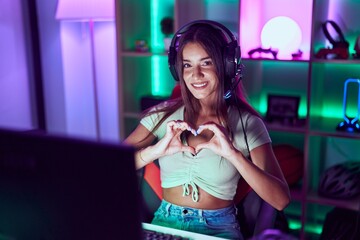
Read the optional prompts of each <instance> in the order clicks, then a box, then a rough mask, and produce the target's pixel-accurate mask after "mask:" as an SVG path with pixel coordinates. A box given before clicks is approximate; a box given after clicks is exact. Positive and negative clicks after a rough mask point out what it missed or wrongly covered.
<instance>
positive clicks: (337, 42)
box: [322, 20, 349, 48]
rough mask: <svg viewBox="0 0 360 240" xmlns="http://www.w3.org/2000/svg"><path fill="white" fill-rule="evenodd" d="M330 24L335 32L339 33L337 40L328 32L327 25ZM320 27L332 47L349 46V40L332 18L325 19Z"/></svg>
mask: <svg viewBox="0 0 360 240" xmlns="http://www.w3.org/2000/svg"><path fill="white" fill-rule="evenodd" d="M328 24H330V25H331V26H332V27H333V28H334V29H335V31H336V33H337V34H338V35H339V38H340V39H338V40H335V39H334V38H333V37H332V36H331V35H330V33H329V31H328V29H327V25H328ZM322 29H323V32H324V34H325V36H326V38H327V39H328V40H329V41H330V43H331V44H332V45H333V48H348V47H349V42H348V41H346V39H345V37H344V34H343V33H342V31H341V29H340V27H339V25H337V24H336V22H334V21H332V20H327V21H325V22H324V23H323V24H322Z"/></svg>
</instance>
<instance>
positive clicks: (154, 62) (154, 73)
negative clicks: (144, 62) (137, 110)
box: [151, 56, 161, 96]
mask: <svg viewBox="0 0 360 240" xmlns="http://www.w3.org/2000/svg"><path fill="white" fill-rule="evenodd" d="M151 66H152V69H151V83H152V84H151V93H152V95H154V96H158V95H161V84H160V82H161V81H160V56H152V57H151Z"/></svg>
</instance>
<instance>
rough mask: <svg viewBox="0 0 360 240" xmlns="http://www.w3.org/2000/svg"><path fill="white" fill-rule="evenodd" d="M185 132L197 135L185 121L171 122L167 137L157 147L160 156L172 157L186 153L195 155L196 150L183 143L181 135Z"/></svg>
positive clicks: (167, 129)
mask: <svg viewBox="0 0 360 240" xmlns="http://www.w3.org/2000/svg"><path fill="white" fill-rule="evenodd" d="M184 131H190V132H191V133H192V134H196V131H195V130H194V129H192V128H191V127H190V126H189V124H188V123H186V122H184V121H180V120H177V121H169V122H168V123H167V125H166V134H165V136H164V137H163V138H162V139H160V141H159V142H157V143H156V145H155V146H156V148H157V150H158V153H159V155H160V156H165V155H172V154H175V153H178V152H185V151H187V152H190V153H192V154H195V149H194V148H193V147H190V146H186V145H184V144H183V143H182V141H181V138H180V135H181V133H183V132H184Z"/></svg>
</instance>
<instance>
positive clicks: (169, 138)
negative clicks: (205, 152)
mask: <svg viewBox="0 0 360 240" xmlns="http://www.w3.org/2000/svg"><path fill="white" fill-rule="evenodd" d="M204 130H209V131H212V132H213V133H214V134H213V136H212V137H211V139H210V140H209V141H207V142H203V143H199V144H198V145H197V146H196V148H194V147H191V146H187V145H184V144H183V143H182V141H181V138H180V135H181V133H183V132H184V131H189V132H191V133H192V134H193V135H194V136H197V135H199V134H201V133H202V132H203V131H204ZM157 147H158V149H159V152H160V154H161V155H172V154H175V153H178V152H190V153H191V154H193V155H196V154H197V153H198V152H199V151H200V150H201V149H211V150H212V151H213V152H214V153H215V154H217V155H220V156H222V157H225V158H226V156H228V155H229V154H230V153H231V152H232V151H234V146H233V145H232V143H231V141H230V139H229V136H228V134H227V133H226V130H225V128H224V127H223V126H220V125H218V124H216V123H212V122H211V123H205V124H203V125H201V126H200V127H199V128H198V129H197V130H195V129H193V128H192V127H191V126H190V125H189V124H188V123H187V122H184V121H169V122H168V123H167V126H166V134H165V136H164V137H163V138H162V139H161V140H160V141H159V142H158V143H157Z"/></svg>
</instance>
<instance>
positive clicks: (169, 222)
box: [151, 200, 244, 240]
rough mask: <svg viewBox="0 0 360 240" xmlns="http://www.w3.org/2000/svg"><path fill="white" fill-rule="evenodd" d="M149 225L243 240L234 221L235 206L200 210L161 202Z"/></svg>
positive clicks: (237, 224) (235, 220) (236, 221)
mask: <svg viewBox="0 0 360 240" xmlns="http://www.w3.org/2000/svg"><path fill="white" fill-rule="evenodd" d="M151 223H152V224H155V225H160V226H164V227H170V228H176V229H180V230H185V231H190V232H196V233H201V234H206V235H211V236H216V237H221V238H228V239H241V240H243V239H244V238H243V236H242V234H241V232H240V226H239V223H238V220H237V219H236V208H235V206H230V207H226V208H221V209H216V210H202V209H197V208H190V207H182V206H178V205H175V204H172V203H169V202H167V201H165V200H162V202H161V204H160V206H159V208H158V210H157V211H156V212H155V214H154V219H153V220H152V222H151Z"/></svg>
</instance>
